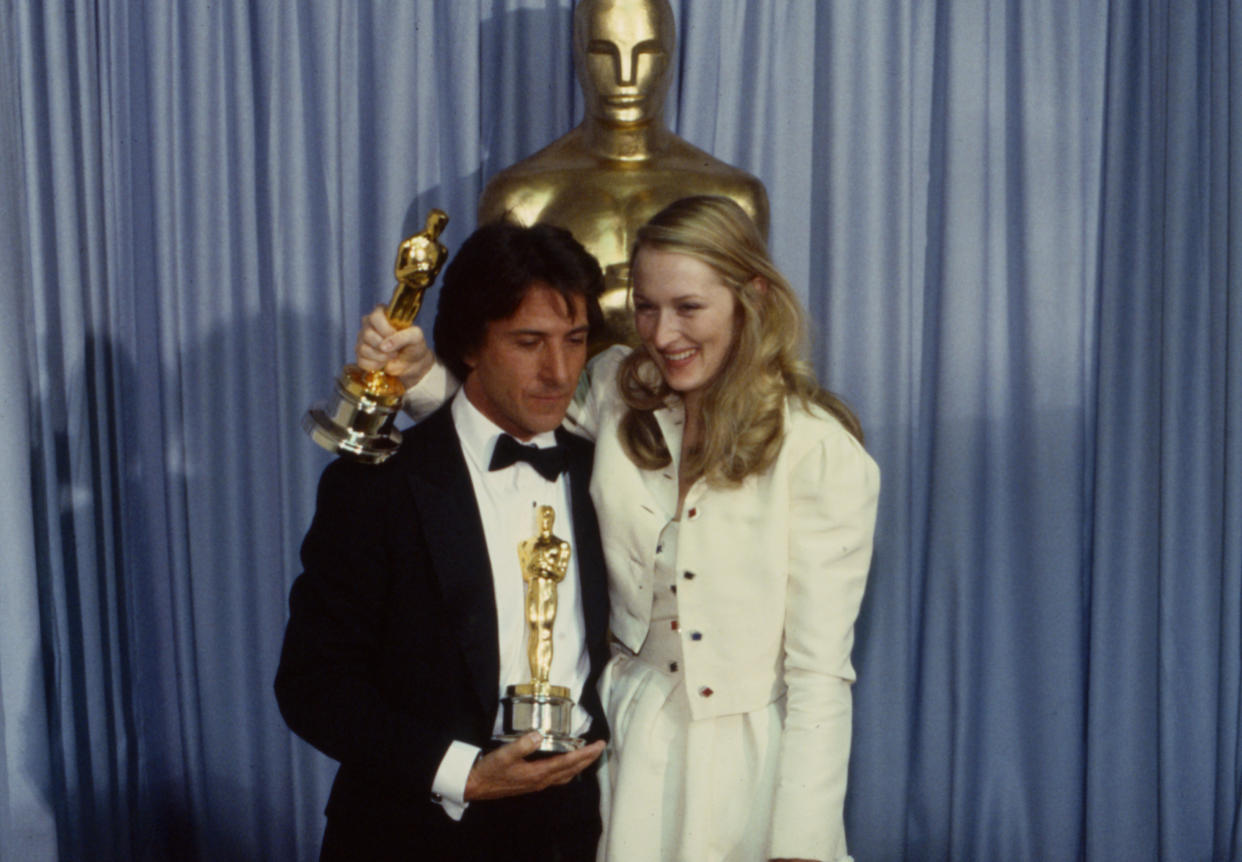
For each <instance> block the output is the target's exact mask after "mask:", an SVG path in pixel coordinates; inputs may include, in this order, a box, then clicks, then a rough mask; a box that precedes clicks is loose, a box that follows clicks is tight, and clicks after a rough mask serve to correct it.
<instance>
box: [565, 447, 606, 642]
mask: <svg viewBox="0 0 1242 862" xmlns="http://www.w3.org/2000/svg"><path fill="white" fill-rule="evenodd" d="M556 436H557V441H558V442H559V443H560V444H561V445H562V446H563V447H564V448H565V452H566V459H567V463H568V472H569V497H570V505H571V506H572V507H573V521H574V544H573V549H574V554H575V555H576V556H577V558H578V583H579V585H580V589H581V591H582V593H581V594H582V612H583V615H584V617H585V618H586V627H587V637H588V641H590V640H592V639H593V635H595V634H602V632H603V631H604V629H605V627H606V626H607V625H608V583H607V579H606V577H605V575H604V571H605V569H604V552H603V548H602V547H601V546H600V538H599V523H598V522H597V521H596V518H595V507H594V506H593V505H592V503H591V493H590V486H591V462H592V452H593V448H592V447H591V445H590V444H589V443H587V442H586V441H584V440H581V439H580V438H577V437H574V436H573V435H572V434H570V433H569V432H567V431H565V430H564V429H561V428H558V429H557V430H556Z"/></svg>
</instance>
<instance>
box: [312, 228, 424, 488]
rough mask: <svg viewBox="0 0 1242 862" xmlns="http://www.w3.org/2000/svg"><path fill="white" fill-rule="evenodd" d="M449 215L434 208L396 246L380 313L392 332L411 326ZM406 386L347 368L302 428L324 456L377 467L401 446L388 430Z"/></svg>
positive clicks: (395, 433)
mask: <svg viewBox="0 0 1242 862" xmlns="http://www.w3.org/2000/svg"><path fill="white" fill-rule="evenodd" d="M447 224H448V215H447V214H446V213H445V212H444V211H443V210H439V209H433V210H432V211H431V212H430V213H428V214H427V222H426V226H425V227H424V228H423V230H422V231H421V232H419V233H416V234H414V236H412V237H409V238H408V239H406V240H403V241H402V243H401V245H400V246H398V247H397V262H396V264H395V265H394V266H393V272H394V274H395V275H396V278H397V286H396V287H395V288H394V289H393V294H392V299H391V300H390V301H389V303H388V308H387V309H386V310H385V315H386V316H387V318H388V322H389V323H391V324H392V326H393V328H394V329H405V328H406V327H408V326H410V325H411V324H412V323H413V322H414V318H415V316H417V314H418V310H419V308H420V307H421V306H422V304H423V294H424V293H425V292H426V291H427V288H429V287H430V286H431V284H432V282H434V281H435V279H436V276H437V275H439V273H440V269H441V267H443V266H444V261H445V260H446V259H447V257H448V249H446V248H445V247H444V246H443V245H442V244H441V243H440V242H439V237H440V234H441V232H443V230H444V226H445V225H447ZM404 394H405V387H404V386H403V385H402V383H401V381H400V380H398V379H397V378H395V377H393V376H392V375H391V374H388V373H386V372H384V371H383V370H375V371H366V370H364V369H362V368H359V367H358V366H357V365H353V364H350V365H346V366H345V368H344V370H342V371H341V374H340V376H339V377H338V378H337V380H336V388H335V390H334V392H333V395H332V398H331V399H330V400H329V401H327V402H321V403H319V404H316V405H314V406H313V407H311V409H310V410H308V411H307V412H306V415H305V416H303V417H302V428H303V429H304V430H305V431H306V433H307V434H309V435H310V437H311V439H312V440H314V441H315V442H316V443H318V444H319V445H320V446H322V447H323V448H325V449H327V450H328V451H329V452H333V453H335V454H337V455H344V456H345V457H348V458H353V459H354V460H356V461H362V462H364V463H368V464H378V463H380V462H381V461H384V460H387V459H388V457H389V456H391V455H392V454H393V453H394V452H396V451H397V448H398V447H399V446H400V445H401V432H400V431H398V430H396V429H395V428H394V427H393V423H394V421H395V420H396V415H397V410H398V409H399V408H400V405H401V396H402V395H404Z"/></svg>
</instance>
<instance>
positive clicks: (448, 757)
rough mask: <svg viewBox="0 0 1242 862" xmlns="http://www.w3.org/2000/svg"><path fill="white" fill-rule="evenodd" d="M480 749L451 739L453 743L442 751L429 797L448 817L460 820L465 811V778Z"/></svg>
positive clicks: (468, 774) (466, 804) (466, 803)
mask: <svg viewBox="0 0 1242 862" xmlns="http://www.w3.org/2000/svg"><path fill="white" fill-rule="evenodd" d="M481 751H482V749H481V748H479V747H478V746H477V745H471V744H470V743H468V742H461V741H459V740H453V744H452V745H450V746H449V747H448V751H446V752H444V759H443V760H441V761H440V768H439V769H437V770H436V777H435V779H434V780H433V781H432V782H431V799H432V801H433V802H435V803H437V804H438V805H439V806H440V807H441V808H443V809H444V813H446V814H447V815H448V816H449V817H452V818H453V819H454V820H461V816H462V815H463V814H465V813H466V807H467V806H468V805H469V803H468V802H466V799H465V797H466V779H467V778H469V777H470V769H471V768H472V767H473V766H474V761H475V760H476V759H477V758H478V756H479V753H480V752H481Z"/></svg>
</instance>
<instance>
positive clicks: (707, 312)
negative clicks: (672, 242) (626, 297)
mask: <svg viewBox="0 0 1242 862" xmlns="http://www.w3.org/2000/svg"><path fill="white" fill-rule="evenodd" d="M633 283H634V326H635V329H636V330H637V331H638V337H639V338H640V339H641V340H642V343H643V346H644V347H646V349H647V351H648V353H650V354H651V357H652V358H653V359H654V360H655V362H656V366H657V367H658V368H659V369H660V373H661V374H663V375H664V380H665V382H666V383H668V385H669V387H670V388H671V389H672V390H673V391H674V392H677V393H679V394H680V395H681V396H682V398H683V399H687V398H688V399H689V400H691V401H694V400H696V399H697V396H698V394H699V393H701V391H702V390H703V387H705V386H707V385H708V384H709V383H711V382H712V381H713V380H714V379H715V378H716V375H717V374H719V373H720V369H721V368H722V367H723V365H724V363H725V360H726V359H727V358H728V356H729V349H730V348H731V347H732V346H733V339H734V337H735V336H734V332H735V329H736V319H737V300H736V299H735V298H734V296H733V291H732V290H731V289H730V288H729V287H728V285H726V284H725V283H724V281H723V280H721V278H720V276H719V275H718V274H717V273H716V271H715V270H714V269H712V268H711V267H710V266H708V265H707V264H705V263H703V262H702V261H701V260H698V259H697V258H694V257H690V256H689V255H686V254H679V253H677V252H673V251H661V250H660V249H656V248H641V249H639V251H638V254H637V255H636V256H635V260H634V272H633Z"/></svg>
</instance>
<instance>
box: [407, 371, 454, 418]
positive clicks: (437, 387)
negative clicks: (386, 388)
mask: <svg viewBox="0 0 1242 862" xmlns="http://www.w3.org/2000/svg"><path fill="white" fill-rule="evenodd" d="M459 386H461V383H460V382H459V381H458V380H457V378H456V377H454V376H453V375H452V373H451V372H449V370H448V369H447V368H445V367H444V363H443V362H441V361H440V360H439V359H437V360H436V361H435V364H434V365H432V366H431V370H430V371H428V372H427V373H426V374H424V375H423V379H422V380H420V381H418V382H417V383H415V384H414V385H413V386H411V387H410V388H409V389H407V390H406V391H405V395H404V396H403V397H402V400H401V407H402V409H404V410H405V412H406V413H408V414H409V415H410V416H412V417H413V418H414V420H415V421H420V420H422V419H425V418H427V417H428V416H430V415H431V414H432V413H434V412H436V408H438V407H439V406H440V405H441V404H443V403H444V402H445V401H448V400H449V398H451V397H452V395H453V393H454V392H456V391H457V389H458V387H459Z"/></svg>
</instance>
